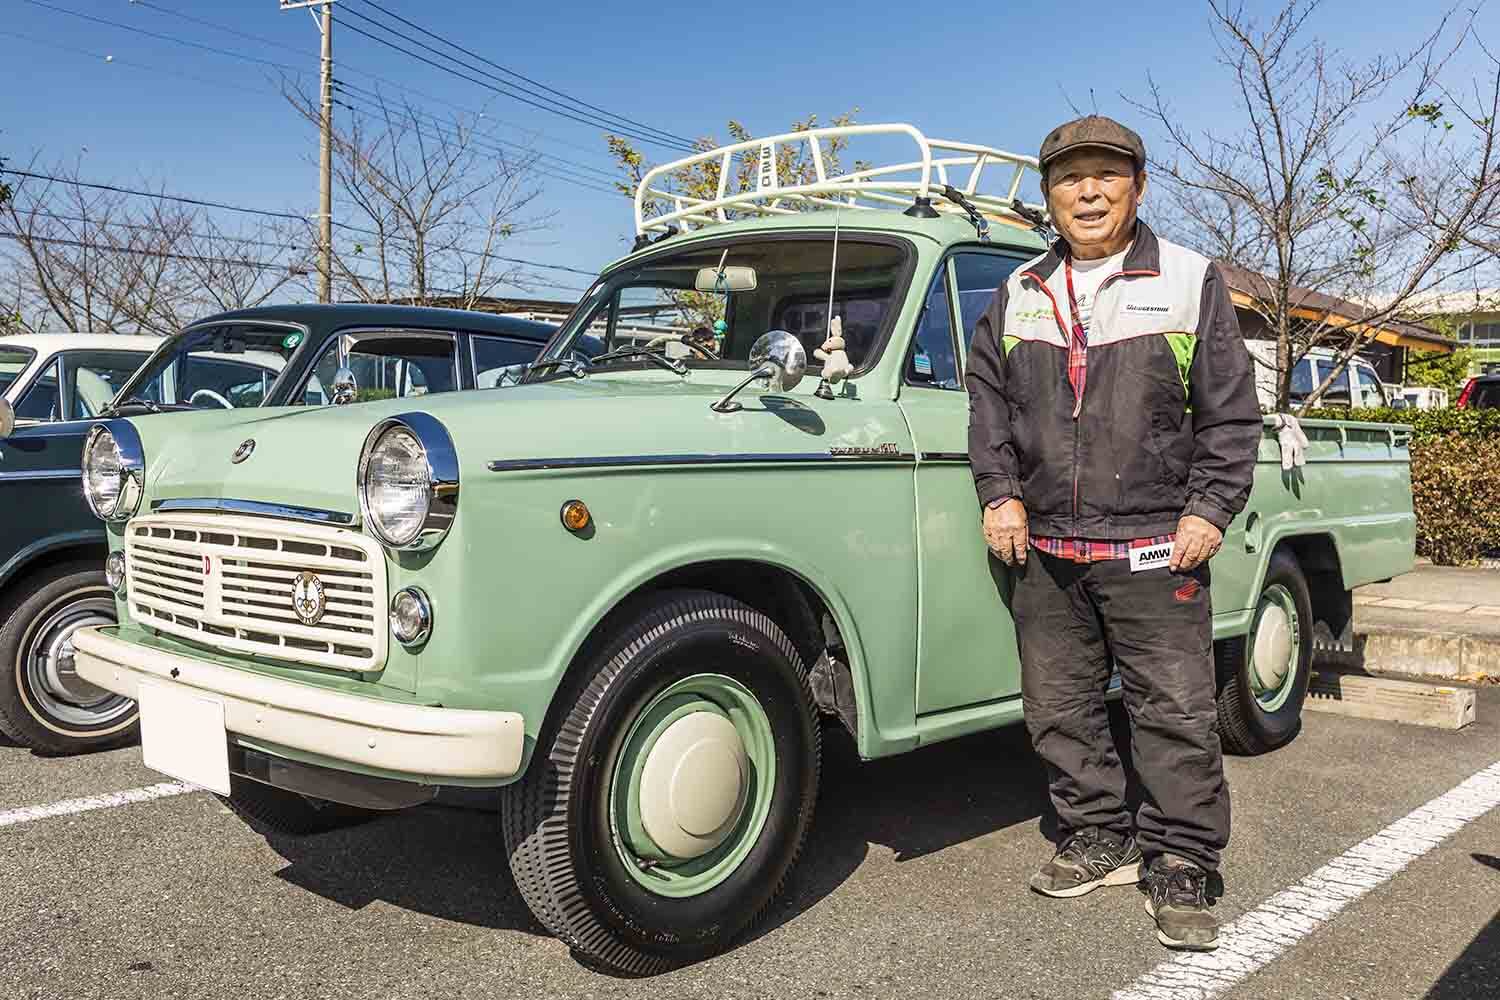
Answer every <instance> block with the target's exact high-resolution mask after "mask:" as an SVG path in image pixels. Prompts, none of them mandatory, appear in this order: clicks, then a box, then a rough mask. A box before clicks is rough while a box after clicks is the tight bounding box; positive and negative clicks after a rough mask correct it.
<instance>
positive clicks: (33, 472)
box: [0, 469, 83, 483]
mask: <svg viewBox="0 0 1500 1000" xmlns="http://www.w3.org/2000/svg"><path fill="white" fill-rule="evenodd" d="M81 475H83V470H82V469H23V470H21V471H20V472H0V483H8V482H11V481H13V480H22V479H33V480H35V479H75V480H76V479H77V478H78V477H79V476H81Z"/></svg>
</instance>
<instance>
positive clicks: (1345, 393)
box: [1308, 358, 1353, 406]
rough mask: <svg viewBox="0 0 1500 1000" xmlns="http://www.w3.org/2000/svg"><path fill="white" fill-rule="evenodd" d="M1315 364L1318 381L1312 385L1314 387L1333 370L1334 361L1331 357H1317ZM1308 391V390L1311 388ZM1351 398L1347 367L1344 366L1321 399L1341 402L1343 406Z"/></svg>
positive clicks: (1348, 402)
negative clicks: (1316, 365)
mask: <svg viewBox="0 0 1500 1000" xmlns="http://www.w3.org/2000/svg"><path fill="white" fill-rule="evenodd" d="M1317 364H1318V381H1317V383H1316V384H1315V385H1314V388H1316V386H1318V385H1322V384H1323V381H1324V380H1325V379H1326V378H1328V376H1329V375H1330V374H1331V373H1332V372H1333V364H1334V362H1333V359H1332V358H1318V359H1317ZM1308 391H1309V392H1310V391H1311V390H1308ZM1352 398H1353V397H1351V396H1350V394H1349V369H1348V368H1347V367H1346V368H1344V370H1343V371H1341V372H1339V377H1338V378H1336V379H1334V380H1333V384H1332V385H1330V386H1329V387H1328V391H1327V392H1325V393H1323V399H1325V400H1327V401H1328V402H1330V403H1343V404H1344V405H1345V406H1348V405H1350V402H1351V400H1352Z"/></svg>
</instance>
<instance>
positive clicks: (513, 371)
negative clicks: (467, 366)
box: [469, 333, 542, 389]
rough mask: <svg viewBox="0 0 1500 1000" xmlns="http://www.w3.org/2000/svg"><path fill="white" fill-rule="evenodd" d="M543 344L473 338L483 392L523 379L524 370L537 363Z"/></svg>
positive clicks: (476, 380)
mask: <svg viewBox="0 0 1500 1000" xmlns="http://www.w3.org/2000/svg"><path fill="white" fill-rule="evenodd" d="M541 347H542V345H541V344H537V343H532V342H530V341H525V340H511V339H510V338H508V337H492V336H489V335H486V334H478V333H471V334H469V349H470V351H472V352H473V355H474V384H475V385H476V386H478V387H479V388H481V389H491V388H494V387H495V386H497V385H509V384H510V383H512V382H514V381H515V380H516V379H517V378H519V377H520V375H521V374H522V372H523V371H524V370H525V369H524V366H525V365H527V364H530V363H531V362H532V361H534V360H536V356H537V354H538V353H539V352H540V351H541Z"/></svg>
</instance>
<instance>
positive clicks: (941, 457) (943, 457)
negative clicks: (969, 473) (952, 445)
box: [921, 451, 969, 465]
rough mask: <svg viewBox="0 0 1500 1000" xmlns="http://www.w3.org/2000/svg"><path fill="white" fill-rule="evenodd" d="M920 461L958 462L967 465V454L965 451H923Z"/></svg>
mask: <svg viewBox="0 0 1500 1000" xmlns="http://www.w3.org/2000/svg"><path fill="white" fill-rule="evenodd" d="M921 459H922V461H924V462H959V463H961V464H963V465H968V464H969V453H968V452H966V451H924V452H922V455H921Z"/></svg>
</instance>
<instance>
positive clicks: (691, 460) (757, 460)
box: [488, 451, 917, 472]
mask: <svg viewBox="0 0 1500 1000" xmlns="http://www.w3.org/2000/svg"><path fill="white" fill-rule="evenodd" d="M916 457H917V456H916V455H914V454H912V453H911V452H909V451H892V452H879V453H873V454H868V455H835V454H832V453H831V452H827V451H793V452H731V453H727V454H722V455H714V454H681V455H614V456H597V455H596V456H588V457H577V458H516V459H505V460H500V459H497V460H496V461H493V462H490V463H489V466H488V468H489V470H490V471H491V472H550V471H553V470H558V469H624V468H643V467H650V466H693V465H821V466H825V467H829V468H834V467H838V466H845V465H910V464H912V463H913V462H915V461H916Z"/></svg>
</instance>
